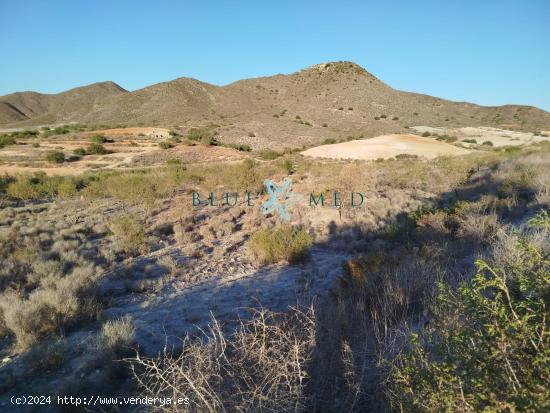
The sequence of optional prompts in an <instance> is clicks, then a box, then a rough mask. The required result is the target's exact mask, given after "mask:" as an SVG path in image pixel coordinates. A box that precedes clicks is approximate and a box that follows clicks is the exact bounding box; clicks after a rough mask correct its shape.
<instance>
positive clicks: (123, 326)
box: [98, 316, 136, 352]
mask: <svg viewBox="0 0 550 413" xmlns="http://www.w3.org/2000/svg"><path fill="white" fill-rule="evenodd" d="M135 334H136V328H135V326H134V321H133V320H132V318H131V317H130V316H123V317H121V318H119V319H118V320H113V321H107V322H106V323H105V324H103V327H102V329H101V335H100V337H99V342H98V347H99V348H100V349H104V350H108V351H111V352H119V351H121V350H122V349H124V348H126V347H129V346H130V345H132V343H133V342H134V338H135Z"/></svg>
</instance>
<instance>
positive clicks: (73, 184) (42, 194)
mask: <svg viewBox="0 0 550 413" xmlns="http://www.w3.org/2000/svg"><path fill="white" fill-rule="evenodd" d="M6 182H7V185H5V192H6V194H7V195H8V196H9V197H11V198H13V199H21V200H28V199H43V198H54V197H56V196H58V195H60V196H63V197H66V196H69V195H72V194H75V193H76V192H77V191H79V190H80V189H82V188H83V187H84V186H85V185H86V180H84V179H82V178H79V179H76V178H72V177H61V176H47V175H46V174H45V173H44V172H35V173H34V174H32V175H19V176H17V177H15V178H13V177H7V178H6Z"/></svg>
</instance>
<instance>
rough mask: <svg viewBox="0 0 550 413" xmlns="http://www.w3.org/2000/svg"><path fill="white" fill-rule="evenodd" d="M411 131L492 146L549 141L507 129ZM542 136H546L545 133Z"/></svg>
mask: <svg viewBox="0 0 550 413" xmlns="http://www.w3.org/2000/svg"><path fill="white" fill-rule="evenodd" d="M411 129H413V130H415V131H416V132H418V133H420V134H422V133H424V132H429V133H431V134H432V135H434V134H437V135H449V136H456V137H457V138H458V139H459V140H463V139H475V140H476V142H477V143H478V144H482V143H483V142H485V141H490V142H492V143H493V146H518V145H529V144H531V143H536V142H543V141H550V139H549V138H547V137H544V136H535V134H533V133H532V132H520V131H512V130H507V129H498V128H490V127H487V126H480V127H472V126H467V127H464V128H443V127H431V126H411ZM543 133H544V132H543ZM544 134H545V135H546V133H544Z"/></svg>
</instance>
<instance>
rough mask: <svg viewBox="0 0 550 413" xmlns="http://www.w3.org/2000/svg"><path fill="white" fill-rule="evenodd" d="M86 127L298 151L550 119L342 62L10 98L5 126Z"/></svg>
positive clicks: (543, 125)
mask: <svg viewBox="0 0 550 413" xmlns="http://www.w3.org/2000/svg"><path fill="white" fill-rule="evenodd" d="M63 122H82V123H103V124H128V125H139V124H147V125H159V126H166V127H176V128H183V129H185V128H189V127H191V126H200V125H206V124H216V125H218V129H217V130H218V133H219V137H220V139H222V140H223V141H224V142H227V143H248V144H250V145H251V146H253V147H255V148H260V147H268V146H269V147H275V148H283V147H296V146H301V145H303V144H313V143H319V142H322V141H323V140H325V139H327V138H336V139H341V138H345V137H347V136H353V137H358V136H360V135H363V136H365V137H370V136H376V135H380V134H384V133H394V132H406V127H407V126H413V125H430V126H448V127H451V126H452V127H460V126H495V127H504V128H510V129H527V130H536V129H549V128H550V113H548V112H545V111H543V110H540V109H537V108H534V107H530V106H515V105H506V106H498V107H483V106H479V105H475V104H471V103H464V102H452V101H448V100H444V99H439V98H434V97H431V96H426V95H421V94H416V93H408V92H402V91H398V90H395V89H392V88H391V87H390V86H388V85H386V84H385V83H383V82H382V81H380V80H379V79H377V78H376V77H375V76H373V75H371V74H370V73H368V72H367V71H366V70H364V69H363V68H361V67H360V66H358V65H356V64H354V63H351V62H333V63H325V64H319V65H315V66H311V67H309V68H307V69H304V70H302V71H299V72H296V73H293V74H290V75H275V76H271V77H263V78H256V79H247V80H241V81H238V82H235V83H232V84H229V85H227V86H223V87H219V86H214V85H210V84H208V83H204V82H200V81H198V80H195V79H189V78H179V79H176V80H173V81H170V82H165V83H159V84H156V85H153V86H149V87H146V88H144V89H140V90H137V91H134V92H126V91H124V90H123V89H122V88H120V87H119V86H117V85H115V84H114V83H109V82H107V83H101V84H95V85H91V86H87V87H84V88H79V89H73V90H70V91H68V92H64V93H60V94H58V95H42V94H37V93H30V92H26V93H22V94H18V93H16V94H13V95H8V96H4V97H0V124H3V125H4V126H9V127H27V126H31V125H40V124H47V123H63Z"/></svg>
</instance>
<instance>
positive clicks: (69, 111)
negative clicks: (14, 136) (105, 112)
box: [0, 82, 128, 125]
mask: <svg viewBox="0 0 550 413" xmlns="http://www.w3.org/2000/svg"><path fill="white" fill-rule="evenodd" d="M127 93H128V91H127V90H125V89H123V88H122V87H120V86H119V85H117V84H116V83H113V82H100V83H94V84H91V85H88V86H83V87H77V88H75V89H71V90H68V91H66V92H62V93H57V94H51V95H50V94H44V93H36V92H17V93H12V94H10V95H6V96H2V97H0V124H2V123H4V124H6V123H7V124H11V123H14V122H17V123H20V124H21V125H38V124H48V123H56V122H73V121H79V119H81V118H83V117H85V116H86V115H88V114H89V113H90V112H92V111H93V110H95V108H97V107H98V106H101V105H103V104H105V103H106V102H107V101H108V100H109V99H110V98H112V97H114V96H116V95H120V94H127Z"/></svg>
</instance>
